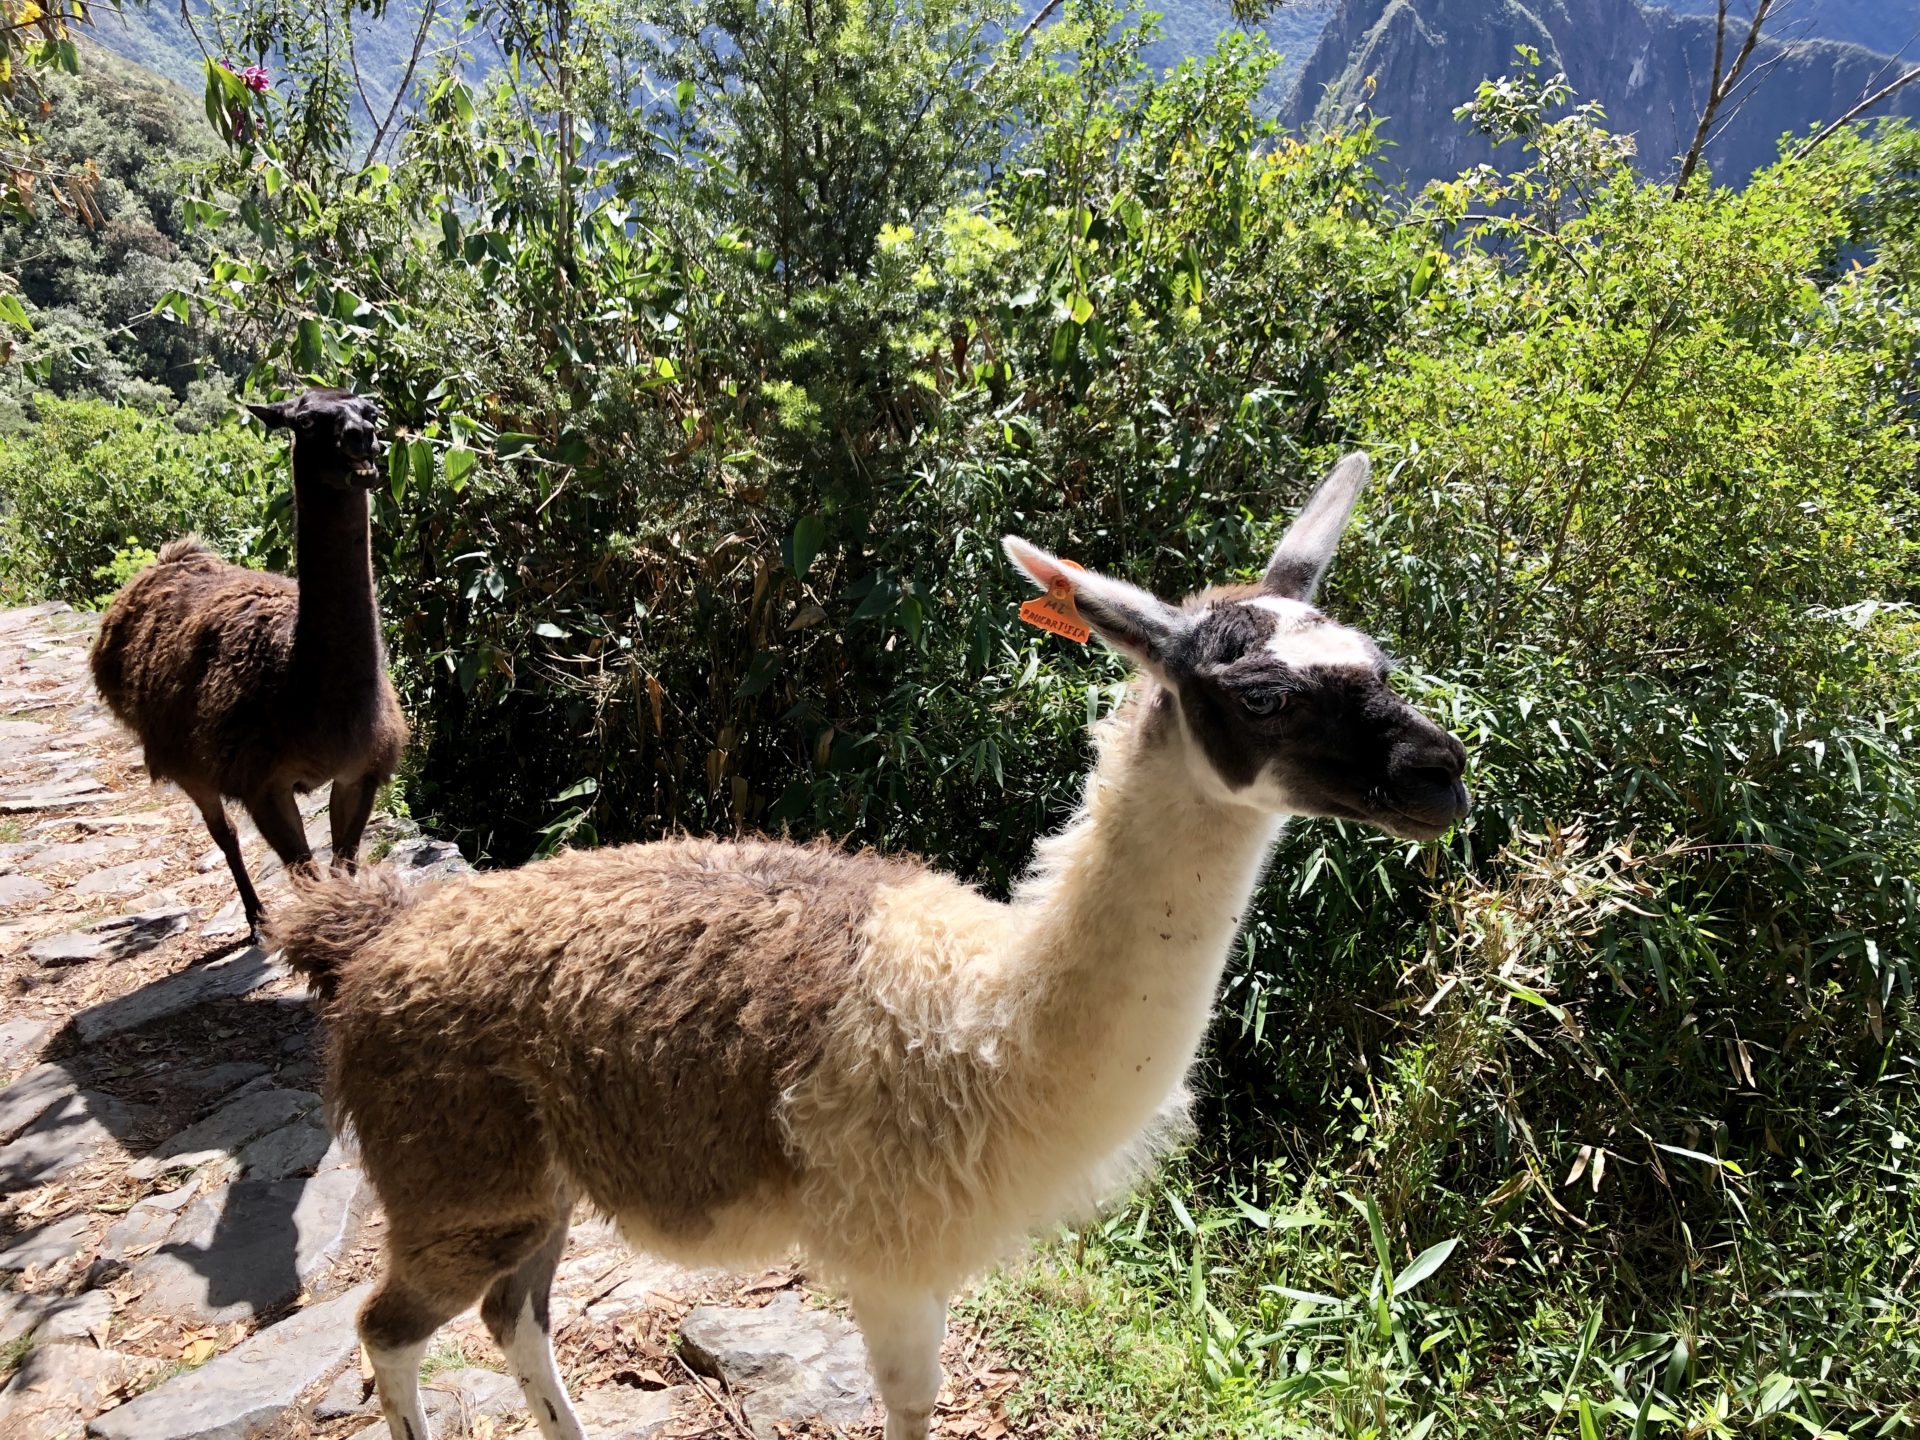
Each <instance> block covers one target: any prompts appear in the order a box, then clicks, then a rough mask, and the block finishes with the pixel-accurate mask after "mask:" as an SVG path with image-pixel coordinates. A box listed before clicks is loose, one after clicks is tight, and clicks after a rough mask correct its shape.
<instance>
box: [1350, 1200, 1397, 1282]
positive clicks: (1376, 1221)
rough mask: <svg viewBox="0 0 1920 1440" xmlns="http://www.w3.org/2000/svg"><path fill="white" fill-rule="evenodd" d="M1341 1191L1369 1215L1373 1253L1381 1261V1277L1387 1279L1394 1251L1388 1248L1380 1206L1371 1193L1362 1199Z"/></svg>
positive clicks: (1361, 1210)
mask: <svg viewBox="0 0 1920 1440" xmlns="http://www.w3.org/2000/svg"><path fill="white" fill-rule="evenodd" d="M1340 1193H1341V1198H1342V1199H1344V1200H1345V1201H1346V1202H1347V1203H1348V1204H1349V1205H1351V1206H1353V1208H1354V1209H1356V1210H1358V1211H1359V1212H1360V1213H1361V1214H1362V1215H1364V1216H1366V1217H1367V1233H1368V1234H1369V1235H1371V1236H1372V1237H1373V1253H1374V1256H1375V1258H1376V1259H1378V1260H1379V1262H1380V1278H1381V1279H1382V1280H1385V1279H1386V1277H1387V1276H1389V1275H1391V1274H1392V1273H1393V1252H1392V1251H1391V1250H1389V1249H1388V1248H1387V1227H1386V1224H1385V1223H1384V1222H1383V1221H1382V1220H1381V1219H1380V1207H1379V1206H1378V1205H1376V1204H1374V1203H1373V1197H1372V1196H1371V1195H1368V1196H1367V1197H1365V1198H1364V1199H1362V1198H1361V1197H1359V1196H1357V1195H1353V1194H1350V1193H1349V1192H1347V1191H1344V1190H1343V1191H1341V1192H1340Z"/></svg>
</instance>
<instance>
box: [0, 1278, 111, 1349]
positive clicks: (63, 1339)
mask: <svg viewBox="0 0 1920 1440" xmlns="http://www.w3.org/2000/svg"><path fill="white" fill-rule="evenodd" d="M8 1301H11V1302H12V1304H11V1305H10V1306H8V1305H7V1302H8ZM0 1307H5V1308H0V1345H5V1344H7V1343H8V1342H9V1341H12V1340H18V1339H20V1338H22V1337H23V1336H31V1337H32V1339H33V1343H34V1344H36V1345H91V1344H92V1343H93V1337H94V1335H95V1334H96V1333H100V1332H101V1331H102V1330H103V1327H104V1326H105V1325H106V1324H107V1322H108V1321H110V1320H112V1319H113V1297H112V1296H110V1295H108V1294H107V1292H106V1291H104V1290H89V1291H87V1292H86V1293H85V1294H83V1295H0Z"/></svg>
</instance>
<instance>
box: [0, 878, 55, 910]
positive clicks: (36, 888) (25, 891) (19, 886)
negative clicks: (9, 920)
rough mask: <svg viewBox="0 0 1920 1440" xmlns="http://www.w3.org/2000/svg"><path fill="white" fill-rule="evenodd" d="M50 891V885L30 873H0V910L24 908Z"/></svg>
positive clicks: (51, 891) (42, 898)
mask: <svg viewBox="0 0 1920 1440" xmlns="http://www.w3.org/2000/svg"><path fill="white" fill-rule="evenodd" d="M52 893H53V887H52V886H50V885H48V884H47V883H46V882H45V881H44V880H36V879H34V878H33V877H32V876H31V875H0V912H3V911H7V910H25V909H27V908H28V907H30V906H31V905H33V903H34V902H35V901H37V900H44V899H46V898H47V896H49V895H51V894H52Z"/></svg>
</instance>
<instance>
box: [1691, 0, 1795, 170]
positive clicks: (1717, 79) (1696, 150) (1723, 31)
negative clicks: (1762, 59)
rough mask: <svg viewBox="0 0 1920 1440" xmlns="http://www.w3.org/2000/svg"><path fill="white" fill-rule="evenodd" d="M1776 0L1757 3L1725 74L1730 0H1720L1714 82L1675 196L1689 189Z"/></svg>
mask: <svg viewBox="0 0 1920 1440" xmlns="http://www.w3.org/2000/svg"><path fill="white" fill-rule="evenodd" d="M1773 3H1774V0H1759V3H1758V4H1756V5H1755V6H1754V9H1753V19H1752V20H1750V21H1748V22H1747V38H1746V40H1745V42H1744V43H1743V44H1742V45H1741V46H1740V53H1739V54H1738V55H1736V56H1735V57H1734V60H1733V64H1732V65H1731V66H1729V67H1728V68H1727V70H1726V73H1725V74H1724V75H1723V74H1722V73H1721V70H1720V63H1721V60H1722V58H1723V57H1724V54H1725V48H1726V40H1727V0H1720V8H1719V14H1718V18H1717V19H1716V20H1715V21H1714V29H1713V82H1712V83H1711V84H1710V85H1709V86H1708V87H1707V103H1706V104H1705V105H1703V106H1702V107H1701V109H1700V124H1699V126H1698V127H1697V128H1696V129H1695V130H1694V132H1693V144H1691V145H1689V146H1688V147H1687V156H1686V159H1685V160H1684V161H1683V162H1682V163H1681V166H1680V178H1679V179H1678V180H1677V181H1675V182H1674V187H1673V198H1674V199H1676V200H1678V199H1679V198H1680V197H1681V196H1682V195H1684V194H1686V192H1687V182H1688V181H1690V180H1692V179H1693V172H1694V171H1695V170H1697V169H1698V168H1699V167H1700V156H1701V154H1702V153H1703V152H1704V151H1705V150H1706V148H1707V136H1708V135H1709V134H1710V133H1711V132H1712V130H1713V121H1714V117H1715V116H1717V115H1718V114H1719V113H1720V107H1721V106H1722V105H1724V104H1725V103H1726V100H1727V97H1728V96H1729V95H1731V94H1732V93H1733V87H1734V86H1736V85H1737V84H1739V83H1740V77H1741V75H1742V74H1744V73H1745V71H1746V68H1747V62H1748V61H1750V60H1751V59H1753V50H1754V47H1755V46H1756V45H1758V44H1759V43H1760V30H1761V27H1762V26H1764V25H1765V24H1766V23H1767V16H1768V14H1769V13H1770V12H1771V11H1772V9H1773Z"/></svg>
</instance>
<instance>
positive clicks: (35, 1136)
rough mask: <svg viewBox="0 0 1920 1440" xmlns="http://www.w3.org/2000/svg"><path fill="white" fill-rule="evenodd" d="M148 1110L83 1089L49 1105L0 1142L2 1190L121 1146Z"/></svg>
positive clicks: (55, 1175) (36, 1181)
mask: <svg viewBox="0 0 1920 1440" xmlns="http://www.w3.org/2000/svg"><path fill="white" fill-rule="evenodd" d="M148 1114H149V1112H148V1111H147V1109H146V1108H145V1107H144V1106H139V1105H129V1104H127V1103H126V1102H125V1101H123V1100H116V1099H115V1098H114V1097H113V1096H111V1095H102V1094H100V1093H99V1092H98V1091H94V1090H81V1091H78V1092H76V1093H74V1094H72V1095H69V1096H67V1098H66V1099H64V1100H61V1101H58V1102H56V1103H55V1104H53V1105H52V1106H50V1107H48V1109H47V1110H46V1112H45V1113H44V1114H42V1115H41V1116H40V1118H39V1119H38V1120H36V1121H34V1122H33V1124H31V1125H29V1126H28V1127H27V1128H26V1129H25V1130H23V1131H21V1132H20V1134H19V1136H18V1137H16V1138H15V1139H14V1140H12V1141H11V1142H9V1143H8V1144H7V1145H5V1146H0V1195H7V1194H11V1193H12V1192H13V1191H15V1190H28V1189H31V1188H33V1187H34V1186H36V1185H44V1184H46V1183H47V1182H48V1181H49V1180H58V1179H59V1178H60V1177H61V1176H62V1175H65V1174H67V1173H68V1172H70V1171H73V1170H78V1169H79V1168H80V1167H81V1166H82V1165H85V1164H87V1163H89V1162H90V1161H92V1160H95V1159H97V1158H99V1156H100V1155H101V1154H102V1153H103V1152H105V1151H110V1150H114V1149H118V1148H119V1147H120V1144H121V1137H122V1136H124V1135H128V1134H130V1133H132V1132H133V1131H134V1130H137V1129H139V1128H140V1126H141V1125H142V1123H144V1122H145V1121H146V1119H147V1117H148Z"/></svg>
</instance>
